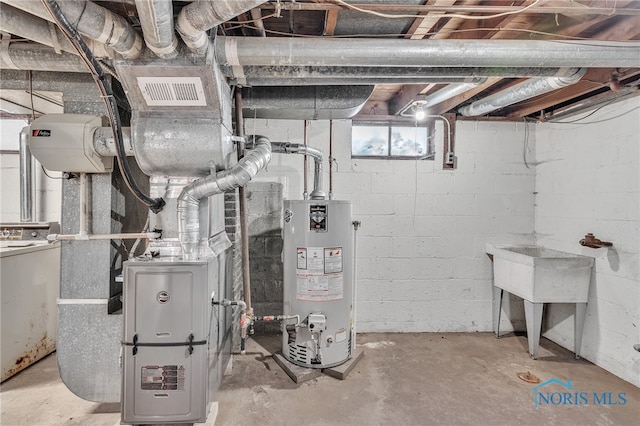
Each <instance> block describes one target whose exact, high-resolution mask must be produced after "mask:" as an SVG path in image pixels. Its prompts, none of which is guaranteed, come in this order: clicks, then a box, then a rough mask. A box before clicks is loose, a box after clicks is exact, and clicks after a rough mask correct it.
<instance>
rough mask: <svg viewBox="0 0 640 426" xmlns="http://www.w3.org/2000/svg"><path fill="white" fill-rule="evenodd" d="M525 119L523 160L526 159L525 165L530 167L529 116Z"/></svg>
mask: <svg viewBox="0 0 640 426" xmlns="http://www.w3.org/2000/svg"><path fill="white" fill-rule="evenodd" d="M523 121H524V141H523V143H522V145H523V146H522V161H524V165H525V166H527V169H529V168H530V167H529V163H527V149H529V122H528V121H527V117H524V118H523Z"/></svg>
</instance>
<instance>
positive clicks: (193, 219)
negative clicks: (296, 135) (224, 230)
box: [178, 136, 271, 261]
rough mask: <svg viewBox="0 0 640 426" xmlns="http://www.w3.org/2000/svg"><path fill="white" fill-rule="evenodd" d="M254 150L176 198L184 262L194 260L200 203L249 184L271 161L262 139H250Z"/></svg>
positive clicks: (197, 237) (267, 141)
mask: <svg viewBox="0 0 640 426" xmlns="http://www.w3.org/2000/svg"><path fill="white" fill-rule="evenodd" d="M252 138H253V140H254V146H255V147H254V149H252V150H251V151H249V153H248V154H247V155H245V156H244V157H243V158H242V159H241V160H240V161H239V162H238V163H237V164H236V165H235V166H233V167H232V168H230V169H228V170H223V171H221V172H219V173H216V174H212V175H209V176H207V177H204V178H202V179H198V180H195V181H193V182H192V183H191V184H189V185H187V186H186V187H185V188H184V189H183V190H182V193H181V194H180V196H179V197H178V238H179V240H180V246H181V248H182V255H183V258H184V260H187V261H192V260H196V259H197V258H198V246H199V242H200V214H199V209H200V201H201V200H202V199H204V198H208V197H211V196H213V195H217V194H222V193H224V192H229V191H232V190H234V189H236V188H238V187H240V186H243V185H245V184H246V183H247V182H249V181H250V180H251V179H252V178H253V177H254V176H255V175H256V174H258V172H259V171H260V170H262V169H263V168H264V167H265V166H266V165H267V164H268V163H269V161H270V160H271V142H270V141H269V139H267V138H266V137H264V136H252Z"/></svg>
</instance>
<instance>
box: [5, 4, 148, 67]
mask: <svg viewBox="0 0 640 426" xmlns="http://www.w3.org/2000/svg"><path fill="white" fill-rule="evenodd" d="M2 3H5V4H8V5H11V6H13V7H15V8H18V9H21V10H23V11H25V12H28V13H31V14H32V15H36V16H39V17H40V18H42V19H46V20H47V21H53V18H52V17H51V15H50V14H49V11H48V10H47V9H46V8H45V7H44V5H43V4H42V2H40V1H39V0H2ZM57 3H58V5H59V6H60V9H61V10H62V13H63V14H64V15H65V17H66V18H67V19H68V20H69V21H70V22H73V23H74V25H75V26H76V28H77V30H78V32H79V33H81V34H82V35H84V36H86V37H88V38H90V39H92V40H96V41H98V42H100V43H104V44H106V45H107V46H109V47H111V48H112V49H113V50H115V51H116V52H118V53H120V54H121V55H122V56H123V57H124V58H127V59H135V58H137V57H138V56H139V55H140V52H141V51H142V48H143V43H142V37H141V36H140V34H138V33H137V32H136V31H135V30H134V29H133V27H132V26H131V25H130V24H129V23H128V22H127V20H126V19H125V18H123V17H122V16H120V15H117V14H115V13H113V12H111V11H110V10H108V9H106V8H104V7H102V6H99V5H97V4H95V3H93V2H90V1H86V0H64V1H58V2H57Z"/></svg>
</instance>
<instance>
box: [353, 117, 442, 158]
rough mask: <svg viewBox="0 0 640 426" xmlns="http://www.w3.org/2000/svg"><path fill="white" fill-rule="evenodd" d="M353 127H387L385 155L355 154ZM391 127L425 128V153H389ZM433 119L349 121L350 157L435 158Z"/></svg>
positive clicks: (390, 149) (390, 148)
mask: <svg viewBox="0 0 640 426" xmlns="http://www.w3.org/2000/svg"><path fill="white" fill-rule="evenodd" d="M354 127H384V128H386V129H387V149H388V151H387V155H357V154H354V153H353V128H354ZM393 127H405V128H407V127H421V128H425V129H426V133H427V134H426V138H427V140H426V148H427V152H426V154H425V155H422V156H420V155H393V154H391V151H392V147H391V143H392V140H391V129H392V128H393ZM434 138H435V120H427V121H425V122H424V123H416V122H415V121H407V120H402V121H401V120H385V121H371V120H358V121H352V122H351V147H350V153H351V158H352V159H356V160H361V159H371V160H435V156H436V149H435V141H434Z"/></svg>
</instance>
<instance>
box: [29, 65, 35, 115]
mask: <svg viewBox="0 0 640 426" xmlns="http://www.w3.org/2000/svg"><path fill="white" fill-rule="evenodd" d="M29 100H30V101H31V121H33V120H35V119H36V109H35V108H34V107H33V72H32V71H31V70H29Z"/></svg>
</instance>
